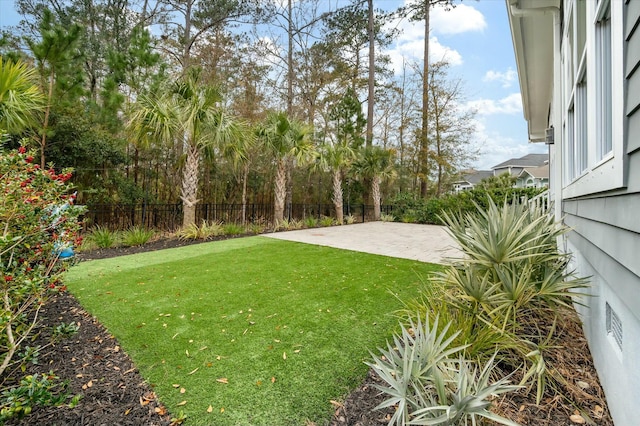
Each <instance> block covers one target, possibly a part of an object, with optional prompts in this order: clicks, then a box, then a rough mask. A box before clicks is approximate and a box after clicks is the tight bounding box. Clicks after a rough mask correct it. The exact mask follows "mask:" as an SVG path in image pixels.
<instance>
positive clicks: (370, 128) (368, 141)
mask: <svg viewBox="0 0 640 426" xmlns="http://www.w3.org/2000/svg"><path fill="white" fill-rule="evenodd" d="M368 1H369V28H368V35H369V84H368V86H369V94H368V98H367V137H366V146H371V145H372V143H373V107H374V102H375V99H374V97H375V82H376V80H375V78H376V68H375V64H376V61H375V33H374V25H373V24H374V22H373V0H368Z"/></svg>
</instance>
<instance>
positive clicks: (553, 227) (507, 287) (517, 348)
mask: <svg viewBox="0 0 640 426" xmlns="http://www.w3.org/2000/svg"><path fill="white" fill-rule="evenodd" d="M487 204H488V208H487V209H486V210H485V209H484V208H483V207H482V206H480V205H479V204H475V211H473V212H466V213H458V214H455V215H454V214H448V213H446V212H445V213H443V216H442V217H443V219H444V221H445V222H446V223H447V225H448V226H449V230H450V232H451V234H452V236H453V237H454V238H455V239H456V241H457V242H458V244H459V245H460V247H461V248H462V252H463V254H464V257H463V258H462V259H460V260H459V261H457V262H455V263H454V264H453V265H452V266H450V267H449V268H448V269H447V270H446V271H444V272H441V273H439V274H437V275H436V276H435V279H434V280H433V282H432V287H430V288H428V289H427V290H426V291H425V294H424V295H423V297H422V298H421V299H420V300H418V301H416V302H412V303H409V304H407V306H406V308H405V311H404V315H408V316H411V315H412V312H415V311H416V310H418V311H420V312H422V313H430V312H439V313H440V315H442V318H444V319H446V320H447V321H449V322H450V323H451V324H452V326H453V328H454V329H455V330H458V334H457V335H456V337H455V338H454V342H455V343H460V344H461V343H465V344H469V346H467V347H466V348H465V349H464V355H465V357H467V359H477V358H480V359H484V360H487V359H489V358H490V357H491V356H492V355H493V353H494V351H495V348H496V347H497V348H499V350H500V356H501V363H502V365H503V366H504V367H506V368H507V369H508V370H510V371H516V370H518V369H521V368H522V367H523V366H524V371H525V373H524V374H523V376H522V380H521V384H523V385H524V384H526V385H528V386H529V387H530V388H531V389H533V388H535V389H536V399H537V401H538V403H539V402H540V401H541V399H542V395H543V393H544V391H545V388H546V385H547V381H548V380H551V381H552V383H553V382H555V383H562V381H563V378H562V377H561V376H560V375H559V373H557V372H556V371H555V369H547V368H546V363H545V353H546V350H548V349H549V347H550V346H552V345H553V344H556V343H557V342H556V343H553V342H554V340H553V339H554V333H555V330H556V326H557V323H558V321H560V320H561V318H562V315H563V314H564V310H565V309H567V308H569V309H570V308H571V307H572V296H574V295H577V294H578V295H579V294H580V291H581V289H582V288H583V287H585V286H586V285H587V281H586V280H585V279H583V278H577V277H576V276H575V275H574V274H573V272H572V271H567V270H566V268H567V266H568V264H569V257H568V255H567V254H564V253H560V252H559V251H558V249H557V245H556V240H557V239H558V238H559V237H560V236H561V235H562V234H564V233H565V232H567V228H565V227H563V226H560V225H559V224H557V223H555V222H554V220H553V217H552V216H551V215H549V214H547V213H545V212H544V211H542V209H540V208H535V207H530V206H528V204H527V203H521V202H518V201H516V202H512V203H508V202H507V201H506V200H505V201H503V204H502V207H498V206H497V205H496V204H495V203H494V202H493V200H492V199H488V200H487Z"/></svg>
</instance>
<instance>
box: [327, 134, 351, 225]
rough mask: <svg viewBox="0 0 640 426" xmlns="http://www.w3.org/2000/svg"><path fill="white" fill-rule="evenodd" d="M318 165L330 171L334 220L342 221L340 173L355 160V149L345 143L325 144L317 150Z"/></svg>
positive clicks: (340, 222)
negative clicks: (334, 211) (334, 212)
mask: <svg viewBox="0 0 640 426" xmlns="http://www.w3.org/2000/svg"><path fill="white" fill-rule="evenodd" d="M318 154H319V155H318V160H319V165H320V167H321V168H323V169H328V170H329V171H331V175H332V187H333V197H332V198H333V200H332V201H333V206H334V207H335V210H336V221H337V222H338V223H339V224H342V222H343V211H342V210H343V201H342V175H343V173H344V171H345V169H346V168H347V167H348V166H349V165H350V164H351V163H352V162H353V161H354V160H355V151H354V150H353V149H352V148H351V147H350V146H349V145H348V144H346V143H336V144H326V145H324V146H322V147H321V149H320V150H319V152H318Z"/></svg>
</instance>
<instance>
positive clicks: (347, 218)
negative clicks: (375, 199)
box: [344, 214, 356, 225]
mask: <svg viewBox="0 0 640 426" xmlns="http://www.w3.org/2000/svg"><path fill="white" fill-rule="evenodd" d="M344 223H346V224H347V225H353V224H354V223H356V217H355V216H354V215H352V214H348V215H346V216H345V217H344Z"/></svg>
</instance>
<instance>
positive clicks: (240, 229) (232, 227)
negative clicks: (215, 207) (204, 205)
mask: <svg viewBox="0 0 640 426" xmlns="http://www.w3.org/2000/svg"><path fill="white" fill-rule="evenodd" d="M222 232H223V233H224V235H241V234H244V232H245V230H244V226H242V225H238V224H236V223H227V224H226V225H224V226H223V227H222Z"/></svg>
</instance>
